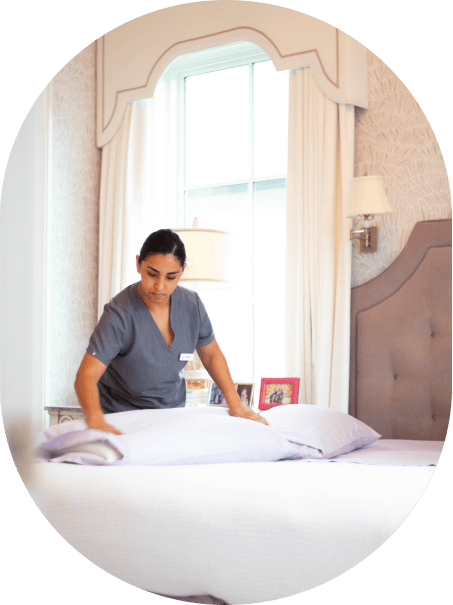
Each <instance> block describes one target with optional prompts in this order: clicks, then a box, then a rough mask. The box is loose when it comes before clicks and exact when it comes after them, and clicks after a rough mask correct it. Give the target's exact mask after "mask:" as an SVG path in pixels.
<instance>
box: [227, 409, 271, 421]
mask: <svg viewBox="0 0 453 605" xmlns="http://www.w3.org/2000/svg"><path fill="white" fill-rule="evenodd" d="M230 416H236V417H238V418H247V419H248V420H256V422H262V423H263V424H267V426H269V423H268V421H267V420H266V419H265V418H263V417H262V416H260V415H259V414H257V413H256V412H254V411H253V410H251V409H250V408H248V407H246V406H245V405H242V404H241V405H238V406H235V407H234V408H231V407H230Z"/></svg>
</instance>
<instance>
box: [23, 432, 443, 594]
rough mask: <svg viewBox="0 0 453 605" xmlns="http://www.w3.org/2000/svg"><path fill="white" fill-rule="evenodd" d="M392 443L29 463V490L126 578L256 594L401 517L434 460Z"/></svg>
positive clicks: (81, 543) (324, 569)
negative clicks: (390, 447)
mask: <svg viewBox="0 0 453 605" xmlns="http://www.w3.org/2000/svg"><path fill="white" fill-rule="evenodd" d="M382 444H384V442H382ZM384 445H385V444H384ZM440 445H441V444H437V445H436V446H434V449H436V450H437V451H439V447H440ZM397 446H398V447H400V449H401V451H400V452H399V454H398V452H397V451H395V453H394V455H395V457H396V456H398V455H399V456H400V457H401V461H402V463H401V464H394V463H391V464H376V463H375V462H374V463H373V464H371V465H367V464H364V463H363V460H364V455H365V454H364V453H363V452H362V453H360V454H359V453H358V452H356V456H355V457H356V458H357V457H361V458H362V463H361V464H335V463H331V462H329V461H316V462H313V461H306V460H293V461H280V462H270V463H237V464H208V465H194V466H171V467H165V468H163V467H148V466H146V467H144V466H137V467H94V466H83V467H81V466H76V465H65V464H50V463H38V464H36V465H34V470H35V473H34V482H33V483H34V486H35V488H34V490H33V495H34V497H35V500H36V501H37V503H38V505H39V506H40V508H41V510H42V511H43V512H44V514H45V516H46V517H47V518H48V520H49V521H50V523H51V524H52V525H53V526H54V527H55V528H56V529H57V530H58V531H59V533H60V534H61V535H62V536H63V537H64V538H66V539H67V541H68V542H69V543H70V544H72V545H73V546H74V547H75V548H76V549H77V550H78V551H79V552H81V553H82V554H83V555H85V556H86V557H87V558H88V559H90V560H91V561H93V562H94V563H96V564H97V565H98V566H99V567H101V568H102V569H104V570H106V571H108V572H109V573H111V574H113V575H114V576H116V577H118V578H120V579H122V580H124V581H126V582H129V583H130V584H133V585H135V586H138V587H140V588H142V589H145V590H149V591H151V592H155V593H158V594H164V595H173V596H177V597H184V596H191V595H211V596H213V597H215V598H218V599H222V600H224V601H226V602H227V603H231V604H237V603H242V604H245V603H257V602H260V603H261V602H264V601H269V600H273V599H277V598H282V597H285V596H290V595H294V594H298V593H301V592H303V591H306V590H309V589H311V588H313V587H315V586H318V585H320V584H322V583H324V582H326V581H328V580H330V579H332V578H334V577H336V576H337V575H339V574H341V573H343V572H344V571H347V570H348V569H350V568H351V567H353V566H354V565H356V564H357V563H358V562H360V561H361V560H363V559H364V558H365V557H367V556H368V555H369V554H371V553H372V552H373V551H374V550H376V548H378V547H379V546H380V545H381V544H382V543H383V542H384V541H385V540H386V539H387V538H388V537H389V536H391V534H392V533H393V532H394V531H395V530H396V529H397V528H398V527H399V526H400V525H401V523H402V522H403V521H404V520H405V518H406V517H407V515H408V514H409V513H410V511H411V510H412V508H413V507H414V506H415V504H416V503H417V501H418V500H419V498H420V496H421V495H422V494H423V491H424V490H425V488H426V486H427V484H428V482H429V480H430V478H431V476H432V474H433V472H434V467H433V466H418V465H417V466H408V465H407V456H405V454H404V451H407V450H408V448H409V449H411V447H412V449H414V446H413V445H410V444H409V443H407V444H406V447H405V446H404V444H402V443H399V444H397ZM415 449H416V448H415ZM428 449H429V447H428ZM384 452H385V450H383V449H381V451H380V455H382V454H383V453H384ZM368 453H370V452H368ZM376 453H377V452H374V455H376ZM385 455H386V456H387V455H388V452H387V453H386V454H385ZM343 459H344V458H343ZM356 461H357V460H355V462H356Z"/></svg>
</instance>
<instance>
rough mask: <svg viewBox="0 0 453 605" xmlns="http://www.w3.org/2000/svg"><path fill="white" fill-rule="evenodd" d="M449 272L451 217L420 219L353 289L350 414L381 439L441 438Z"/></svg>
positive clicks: (447, 388) (448, 361)
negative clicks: (392, 254)
mask: <svg viewBox="0 0 453 605" xmlns="http://www.w3.org/2000/svg"><path fill="white" fill-rule="evenodd" d="M451 275H452V265H451V220H450V219H449V220H437V221H424V222H420V223H417V224H416V225H415V227H414V229H413V231H412V233H411V235H410V237H409V240H408V241H407V244H406V246H405V247H404V249H403V251H402V252H401V254H400V255H399V256H398V258H397V259H396V260H395V261H394V263H393V264H392V265H391V266H390V267H389V268H388V269H386V270H385V271H384V272H383V273H382V274H381V275H379V276H378V277H376V278H375V279H372V280H371V281H369V282H367V283H366V284H363V285H361V286H357V287H356V288H352V292H351V373H350V385H349V386H350V389H349V413H350V414H351V415H353V416H355V417H356V418H358V419H359V420H362V421H363V422H365V423H366V424H368V425H369V426H371V427H372V428H374V429H375V430H376V431H378V432H379V433H381V435H382V437H383V438H384V439H423V440H443V439H445V435H446V432H447V427H448V420H449V416H450V407H451V369H452V356H451V344H452V342H451V338H452V333H451V323H452V311H451V287H452V283H451Z"/></svg>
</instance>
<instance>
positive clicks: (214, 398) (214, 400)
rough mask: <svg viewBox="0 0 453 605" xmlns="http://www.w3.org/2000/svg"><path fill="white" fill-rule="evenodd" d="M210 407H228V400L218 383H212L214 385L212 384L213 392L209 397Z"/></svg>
mask: <svg viewBox="0 0 453 605" xmlns="http://www.w3.org/2000/svg"><path fill="white" fill-rule="evenodd" d="M208 405H215V406H216V407H221V408H227V407H228V404H227V402H226V399H225V397H224V395H223V393H222V391H221V390H220V389H219V387H218V386H217V385H216V383H215V382H214V381H212V384H211V392H210V395H209V402H208Z"/></svg>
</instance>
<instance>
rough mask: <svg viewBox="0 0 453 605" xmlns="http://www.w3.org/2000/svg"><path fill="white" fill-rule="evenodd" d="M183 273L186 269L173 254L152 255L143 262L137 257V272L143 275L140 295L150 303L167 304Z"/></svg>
mask: <svg viewBox="0 0 453 605" xmlns="http://www.w3.org/2000/svg"><path fill="white" fill-rule="evenodd" d="M183 271H184V267H181V263H180V262H179V260H178V259H177V258H176V257H175V256H173V254H150V255H149V256H147V257H146V258H145V259H144V260H143V261H142V262H140V261H139V256H137V272H138V273H140V275H141V282H140V295H141V296H142V297H144V298H145V299H147V301H149V302H156V303H164V302H167V301H168V300H169V299H170V296H171V295H172V293H173V291H174V290H175V288H176V286H177V285H178V282H179V280H180V279H181V276H182V273H183Z"/></svg>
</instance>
